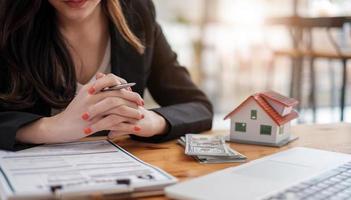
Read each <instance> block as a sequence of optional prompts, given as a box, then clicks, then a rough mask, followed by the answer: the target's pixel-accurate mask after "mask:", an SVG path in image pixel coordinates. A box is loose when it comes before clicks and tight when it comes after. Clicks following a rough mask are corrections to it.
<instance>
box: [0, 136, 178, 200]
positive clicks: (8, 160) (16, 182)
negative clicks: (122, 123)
mask: <svg viewBox="0 0 351 200" xmlns="http://www.w3.org/2000/svg"><path fill="white" fill-rule="evenodd" d="M29 163H30V164H29ZM29 181H30V182H29ZM176 182H177V179H176V178H175V177H173V176H171V175H169V174H168V173H166V172H164V171H163V170H161V169H159V168H157V167H154V166H152V165H150V164H148V163H145V162H143V161H141V160H140V159H138V158H136V157H135V156H133V155H132V154H130V153H129V152H127V151H126V150H124V149H123V148H121V147H119V146H118V145H116V144H114V143H113V142H112V141H109V140H100V141H89V142H72V143H65V144H50V145H42V146H37V147H34V148H31V149H26V150H23V151H19V152H6V151H0V199H4V200H14V199H16V200H17V199H47V198H56V199H63V198H75V197H80V196H91V195H99V196H101V195H107V196H111V195H113V198H114V199H116V195H115V194H118V197H121V198H126V197H133V196H138V197H140V196H149V195H155V194H162V193H163V188H164V187H166V186H169V185H171V184H174V183H176Z"/></svg>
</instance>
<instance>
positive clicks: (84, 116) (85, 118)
mask: <svg viewBox="0 0 351 200" xmlns="http://www.w3.org/2000/svg"><path fill="white" fill-rule="evenodd" d="M89 117H90V116H89V114H88V113H87V112H85V113H84V114H83V115H82V119H83V120H88V119H89Z"/></svg>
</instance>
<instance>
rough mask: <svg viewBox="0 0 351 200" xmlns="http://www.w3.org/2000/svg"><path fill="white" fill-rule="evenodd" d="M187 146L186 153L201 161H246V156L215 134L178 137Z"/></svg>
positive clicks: (180, 142)
mask: <svg viewBox="0 0 351 200" xmlns="http://www.w3.org/2000/svg"><path fill="white" fill-rule="evenodd" d="M178 143H179V144H180V145H182V146H184V147H185V154H186V155H189V156H192V157H193V158H195V159H196V160H198V161H199V162H200V163H229V162H245V161H246V159H247V158H246V156H244V155H243V154H241V153H239V152H237V151H235V150H234V149H232V148H230V146H229V145H228V144H226V143H225V140H224V137H222V136H215V135H199V134H187V135H185V137H184V136H183V137H181V138H180V139H178Z"/></svg>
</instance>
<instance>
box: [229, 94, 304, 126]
mask: <svg viewBox="0 0 351 200" xmlns="http://www.w3.org/2000/svg"><path fill="white" fill-rule="evenodd" d="M265 97H266V98H269V99H272V100H273V99H274V101H275V102H277V103H280V104H284V105H286V106H294V105H296V104H297V103H298V102H297V101H296V100H294V99H291V98H288V97H284V96H282V95H280V94H278V93H276V92H264V93H256V94H254V95H251V96H250V97H248V98H247V99H246V100H245V101H244V102H242V103H241V104H240V105H239V106H238V107H237V108H235V109H234V110H233V111H232V112H230V113H229V114H228V115H227V116H226V117H225V118H224V119H228V118H229V117H230V116H232V115H233V114H235V113H236V112H237V111H239V110H240V108H242V107H243V106H244V105H245V104H246V103H248V102H249V100H250V99H253V100H255V101H256V102H257V104H258V105H259V106H260V107H261V108H262V109H263V110H264V111H265V112H266V113H267V114H268V116H270V117H271V118H272V120H273V121H274V122H275V123H276V124H278V125H279V126H280V125H283V124H286V123H287V122H289V121H291V120H293V119H295V118H297V117H298V116H299V114H298V113H297V112H296V111H295V110H293V111H291V112H290V113H289V114H287V115H285V116H281V115H280V114H279V113H278V112H277V111H276V110H274V108H273V107H272V106H271V105H269V104H268V102H267V101H266V100H265Z"/></svg>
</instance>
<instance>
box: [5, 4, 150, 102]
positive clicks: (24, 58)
mask: <svg viewBox="0 0 351 200" xmlns="http://www.w3.org/2000/svg"><path fill="white" fill-rule="evenodd" d="M101 4H102V8H103V10H104V12H105V14H106V15H107V16H108V18H109V20H110V21H111V22H113V24H114V25H115V26H116V27H117V29H118V31H119V32H120V34H121V35H122V37H123V38H124V39H125V40H126V41H127V42H128V43H129V44H130V45H131V46H133V47H134V48H135V49H136V50H137V51H138V52H139V53H140V54H142V53H143V51H144V46H143V45H142V44H141V42H140V40H139V39H138V38H137V37H136V36H135V35H134V34H133V33H132V32H131V30H130V29H129V27H128V24H127V21H126V19H125V17H124V15H123V11H122V7H121V5H120V2H119V0H102V1H101ZM1 68H3V69H5V71H6V72H7V76H6V77H4V78H6V79H7V80H8V85H7V87H6V88H5V91H1V93H0V102H3V103H4V105H5V106H7V107H9V108H11V109H24V108H29V107H31V106H33V105H34V104H35V101H36V100H37V99H38V98H39V97H40V98H42V99H43V100H44V101H45V102H46V103H48V104H49V105H50V106H52V107H54V108H64V107H66V106H67V105H68V104H69V103H70V102H71V100H72V99H73V98H74V96H75V92H76V82H77V79H76V72H75V68H74V63H73V61H72V58H71V55H70V53H69V51H68V49H67V46H66V44H65V42H64V38H63V36H62V35H61V33H60V31H59V28H58V26H57V23H56V16H55V9H54V8H53V7H52V6H51V5H50V3H49V2H48V0H30V1H28V0H0V73H2V72H1ZM0 77H2V76H1V74H0ZM0 88H2V87H0Z"/></svg>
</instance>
